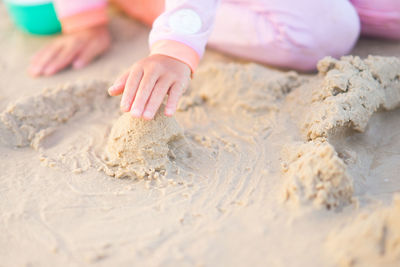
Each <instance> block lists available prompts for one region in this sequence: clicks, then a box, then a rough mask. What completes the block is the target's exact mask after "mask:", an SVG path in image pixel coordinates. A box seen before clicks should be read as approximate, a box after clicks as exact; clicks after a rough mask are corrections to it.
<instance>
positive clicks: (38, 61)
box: [29, 0, 111, 76]
mask: <svg viewBox="0 0 400 267" xmlns="http://www.w3.org/2000/svg"><path fill="white" fill-rule="evenodd" d="M54 5H55V8H56V12H57V16H58V17H59V19H60V21H61V26H62V32H63V35H62V36H60V37H58V38H56V40H54V42H52V43H51V44H50V45H48V46H46V47H45V48H43V49H42V50H41V51H39V52H38V53H37V54H36V55H35V56H34V57H33V58H32V61H31V64H30V67H29V72H30V74H31V75H33V76H40V75H52V74H54V73H56V72H58V71H60V70H62V69H64V68H66V67H68V66H69V65H71V64H72V66H73V67H74V68H81V67H84V66H85V65H87V64H88V63H89V62H90V61H92V60H93V59H94V58H95V57H96V56H98V55H100V54H102V53H104V52H105V51H106V50H107V48H108V47H109V46H110V43H111V39H110V34H109V32H108V29H107V22H108V18H107V14H106V1H105V0H85V1H80V0H55V1H54Z"/></svg>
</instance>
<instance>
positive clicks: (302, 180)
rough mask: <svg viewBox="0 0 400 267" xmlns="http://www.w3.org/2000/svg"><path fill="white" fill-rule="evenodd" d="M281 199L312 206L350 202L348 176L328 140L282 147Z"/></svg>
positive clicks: (341, 204)
mask: <svg viewBox="0 0 400 267" xmlns="http://www.w3.org/2000/svg"><path fill="white" fill-rule="evenodd" d="M284 154H286V155H285V157H286V158H287V159H288V162H286V163H285V164H284V170H283V171H284V174H285V177H286V179H287V183H286V187H285V200H290V201H292V202H295V203H298V204H308V203H311V204H313V205H315V206H316V207H326V208H327V209H330V208H337V207H341V206H343V205H346V204H349V203H350V202H351V198H352V194H353V185H352V179H351V178H350V176H349V175H348V174H347V172H346V166H345V164H344V163H343V161H342V160H341V159H340V158H339V157H338V156H337V154H336V152H335V149H334V148H333V146H332V145H330V144H329V143H328V142H308V143H304V144H299V145H293V146H291V147H286V149H285V151H284Z"/></svg>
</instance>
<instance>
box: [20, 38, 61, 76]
mask: <svg viewBox="0 0 400 267" xmlns="http://www.w3.org/2000/svg"><path fill="white" fill-rule="evenodd" d="M61 49H62V47H61V46H60V45H58V44H52V45H50V46H48V47H46V48H44V49H43V50H42V51H40V52H39V53H38V55H37V56H34V58H33V59H32V63H31V65H30V67H29V70H28V71H29V73H30V74H31V75H32V76H40V75H42V74H44V69H45V68H46V66H47V65H48V64H49V62H51V61H52V60H53V58H54V57H56V56H57V54H58V53H59V52H60V51H61Z"/></svg>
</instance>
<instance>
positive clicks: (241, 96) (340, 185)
mask: <svg viewBox="0 0 400 267" xmlns="http://www.w3.org/2000/svg"><path fill="white" fill-rule="evenodd" d="M0 12H1V14H0V15H3V17H4V7H3V6H2V5H0ZM111 30H112V31H113V36H114V41H115V46H114V47H113V49H112V50H111V51H110V52H109V53H108V54H107V55H105V56H104V57H103V58H101V59H99V60H98V61H96V62H95V63H94V64H93V65H91V66H90V67H88V68H87V69H84V70H83V71H81V72H77V71H72V70H68V71H65V72H63V73H61V74H59V75H56V76H54V77H51V78H43V79H31V78H29V77H28V76H27V75H26V74H25V68H26V65H27V62H28V58H29V56H30V55H31V54H32V53H33V52H34V51H35V50H36V49H38V48H39V47H40V46H41V45H42V44H43V43H44V42H45V41H46V40H49V39H50V38H45V39H42V38H37V37H31V36H27V35H24V34H21V33H19V32H18V31H16V30H14V29H13V28H12V25H11V23H10V21H9V20H8V19H5V20H2V21H1V22H0V31H1V32H2V33H4V34H2V35H0V36H7V38H0V48H2V49H3V50H4V51H9V53H6V54H4V55H2V56H1V57H0V69H1V72H0V90H1V92H2V94H1V98H0V144H1V145H0V153H1V155H2V159H1V161H0V168H1V170H2V172H1V174H0V185H1V186H0V211H1V212H0V221H1V223H0V258H1V262H0V266H89V265H93V264H96V265H99V266H110V265H115V266H132V265H141V266H338V265H339V266H382V265H388V266H397V265H398V264H397V263H398V262H399V259H400V255H399V247H398V244H399V233H398V227H396V225H397V224H398V217H399V216H398V206H399V205H398V203H399V202H398V197H397V198H396V194H397V195H398V193H399V191H400V180H399V178H398V175H397V174H398V172H399V171H400V169H399V167H398V164H397V163H398V161H399V159H400V152H399V151H400V141H399V140H400V139H399V138H398V137H399V136H400V123H399V122H400V111H399V110H398V109H396V108H397V106H398V105H399V101H400V81H399V74H400V63H399V59H397V58H396V57H393V56H397V57H398V56H400V45H399V43H396V42H384V41H375V40H363V41H362V42H360V44H359V45H358V47H357V48H356V49H355V50H354V51H353V52H352V53H353V54H354V55H360V56H362V57H361V58H359V57H357V56H351V57H344V58H342V59H341V60H334V59H331V58H327V59H325V60H323V61H321V62H320V63H319V66H318V68H319V73H318V74H311V75H303V74H297V73H295V72H290V71H289V72H285V71H279V70H275V69H271V68H267V67H263V66H260V65H257V64H254V63H246V62H237V61H235V60H233V59H228V58H225V57H222V56H220V55H218V54H215V53H212V52H210V51H208V52H207V55H206V59H205V61H204V62H203V63H202V65H201V66H200V69H199V70H198V72H197V73H196V75H195V77H194V79H193V81H192V83H191V85H190V88H189V90H188V91H187V92H186V93H185V95H184V96H183V98H182V100H181V102H180V105H179V109H178V112H177V114H176V116H175V117H173V118H166V117H163V115H162V114H158V115H157V116H158V117H157V119H156V120H155V121H152V122H146V121H143V120H137V119H133V118H131V117H129V115H126V114H125V115H123V114H121V112H120V111H119V108H118V106H119V98H118V97H108V96H107V93H106V90H107V87H108V85H109V84H110V82H111V81H112V80H113V79H114V78H115V76H116V75H117V74H118V73H120V72H121V71H123V70H124V68H126V67H127V66H129V65H130V64H131V63H132V62H133V61H134V60H136V59H138V58H140V57H142V56H144V55H146V53H147V50H146V34H147V29H145V28H143V27H141V26H140V25H138V24H135V23H134V22H130V21H129V20H128V19H126V18H124V17H123V16H120V15H115V17H114V19H113V21H112V24H111ZM132 51H133V52H132ZM368 54H374V55H379V56H373V57H367V56H368ZM382 56H385V57H382ZM123 125H126V127H122V126H123ZM116 177H120V178H116ZM353 244H357V245H353ZM368 264H369V265H368Z"/></svg>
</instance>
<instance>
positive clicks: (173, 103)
mask: <svg viewBox="0 0 400 267" xmlns="http://www.w3.org/2000/svg"><path fill="white" fill-rule="evenodd" d="M185 89H186V86H185V84H184V83H183V82H175V83H174V84H173V85H172V87H171V89H169V93H168V100H167V105H166V106H165V115H166V116H172V115H174V113H175V111H176V108H177V106H178V101H179V98H180V97H181V95H182V94H183V92H184V91H185Z"/></svg>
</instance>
